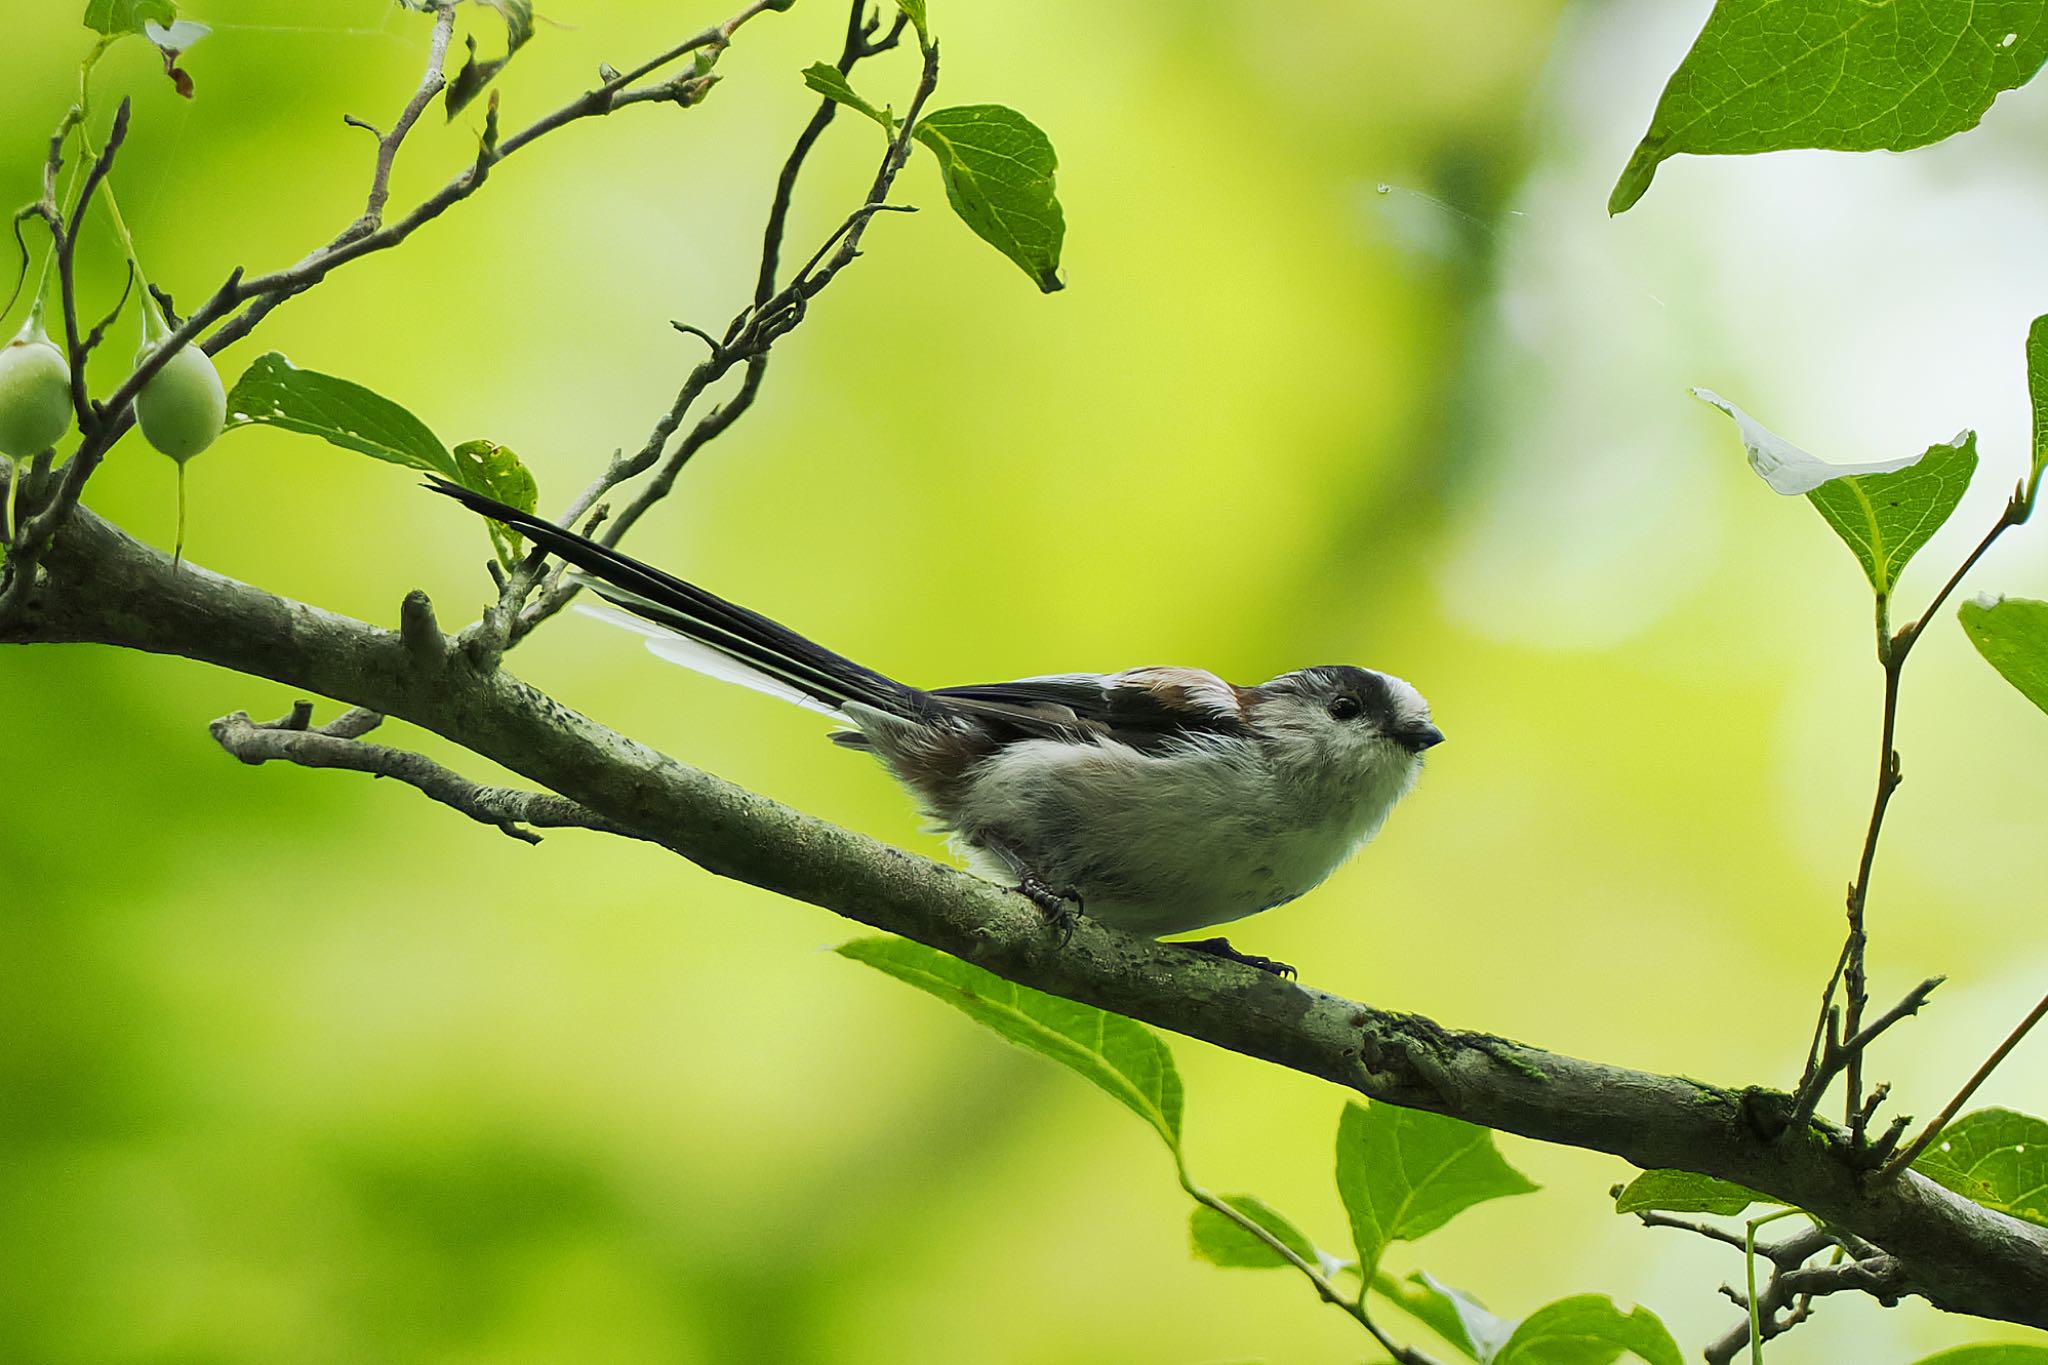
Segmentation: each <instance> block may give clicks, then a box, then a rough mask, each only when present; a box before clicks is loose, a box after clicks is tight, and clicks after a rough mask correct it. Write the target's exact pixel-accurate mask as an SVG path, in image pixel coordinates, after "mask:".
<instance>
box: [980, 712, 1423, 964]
mask: <svg viewBox="0 0 2048 1365" xmlns="http://www.w3.org/2000/svg"><path fill="white" fill-rule="evenodd" d="M1261 764H1262V760H1261V759H1260V758H1259V757H1258V756H1257V753H1256V751H1255V750H1252V749H1250V747H1249V746H1244V745H1231V746H1229V747H1224V746H1221V745H1211V744H1198V745H1189V746H1186V747H1182V748H1175V749H1172V750H1168V751H1165V752H1160V753H1141V752H1138V751H1136V750H1133V749H1130V748H1127V747H1125V746H1122V745H1111V744H1100V745H1090V744H1075V743H1072V742H1070V741H1062V742H1053V741H1031V742H1026V743H1019V744H1012V745H1009V746H1007V747H1006V748H1004V749H1003V750H1002V751H1001V752H999V753H998V754H997V755H995V756H994V757H993V758H991V759H989V760H988V761H987V762H986V763H985V764H983V765H982V766H981V767H980V768H979V769H977V771H976V772H975V774H974V777H973V779H972V780H971V782H970V783H969V784H968V792H967V797H966V800H964V801H963V802H962V803H961V807H960V810H959V812H958V815H957V818H956V819H955V820H954V821H952V822H951V827H952V829H953V831H954V833H955V835H956V837H957V841H958V842H959V844H960V845H962V846H963V847H964V849H965V850H966V851H967V852H968V854H969V856H970V857H971V858H973V859H974V861H975V862H976V863H977V865H978V867H979V869H980V870H982V871H983V872H985V873H986V874H987V875H990V876H992V877H997V878H1001V879H1005V880H1009V881H1015V880H1016V879H1017V877H1018V876H1019V875H1020V874H1021V873H1022V872H1023V871H1025V870H1026V869H1028V870H1029V871H1031V872H1033V873H1035V874H1036V875H1037V876H1038V877H1039V878H1040V879H1041V880H1043V881H1044V882H1045V883H1046V884H1047V885H1048V886H1050V887H1052V888H1053V889H1054V890H1056V891H1066V890H1068V889H1070V888H1071V889H1072V890H1073V891H1075V892H1077V893H1079V895H1080V897H1081V908H1082V913H1084V914H1086V915H1089V916H1091V917H1092V918H1095V919H1099V920H1101V921H1103V922H1104V923H1107V924H1114V925H1117V926H1118V927H1120V928H1124V929H1129V930H1132V931H1134V932H1137V933H1142V934H1150V935H1159V934H1174V933H1183V932H1186V931H1189V930H1193V929H1200V928H1204V927H1206V926H1208V925H1212V924H1222V923H1225V922H1227V921H1230V920H1235V919H1242V918H1243V917H1244V916H1246V915H1253V914H1257V913H1258V912H1259V911H1261V910H1267V909H1270V908H1272V907H1273V906H1275V905H1279V904H1282V903H1284V902H1286V901H1290V900H1293V899H1294V898H1295V897H1296V896H1299V895H1301V894H1302V893H1303V892H1305V891H1307V890H1309V889H1311V888H1312V887H1314V886H1316V885H1317V884H1318V883H1320V882H1321V881H1322V880H1323V879H1324V878H1325V877H1327V876H1329V875H1330V873H1331V872H1332V871H1334V870H1335V869H1336V867H1337V866H1338V865H1339V864H1340V863H1342V862H1343V861H1344V860H1345V858H1347V857H1348V856H1350V854H1351V853H1352V852H1353V851H1354V850H1355V849H1356V848H1357V847H1358V846H1359V845H1360V844H1361V843H1363V842H1364V841H1365V840H1366V839H1369V838H1370V837H1371V836H1372V835H1373V833H1374V832H1375V831H1376V830H1377V829H1378V827H1379V824H1380V822H1381V820H1382V819H1384V816H1385V812H1386V810H1387V808H1388V807H1389V806H1391V805H1392V803H1393V801H1394V799H1396V798H1397V797H1398V796H1399V795H1400V792H1401V791H1403V790H1405V789H1406V787H1407V785H1408V784H1409V782H1410V781H1412V773H1409V774H1401V775H1399V776H1398V779H1397V780H1390V781H1389V782H1388V783H1386V784H1385V785H1387V786H1388V787H1389V790H1387V791H1385V792H1381V791H1376V790H1370V788H1372V787H1374V786H1376V785H1380V784H1374V783H1367V784H1364V786H1365V788H1367V789H1358V788H1355V787H1354V788H1351V789H1334V788H1332V786H1331V785H1330V784H1328V783H1321V782H1317V781H1314V780H1313V779H1310V780H1306V781H1304V780H1291V779H1290V778H1289V777H1287V776H1285V775H1281V774H1276V773H1274V772H1272V771H1270V770H1268V769H1266V768H1265V767H1263V766H1258V765H1261ZM1389 776H1390V779H1394V777H1395V775H1391V774H1390V775H1389Z"/></svg>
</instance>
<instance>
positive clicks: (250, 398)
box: [227, 351, 468, 485]
mask: <svg viewBox="0 0 2048 1365" xmlns="http://www.w3.org/2000/svg"><path fill="white" fill-rule="evenodd" d="M227 424H228V426H229V427H230V428H233V427H241V426H259V425H260V426H272V427H283V428H284V429H285V430H287V431H302V432H305V433H307V434H308V435H312V436H318V437H321V438H322V439H324V440H326V441H328V442H330V443H331V444H333V445H338V446H341V447H343V448H344V449H347V450H357V451H361V452H362V453H363V454H365V455H374V456H375V457H376V458H378V459H380V460H389V461H390V462H391V463H392V464H400V465H404V466H406V467H407V468H408V469H419V470H424V471H426V472H427V473H429V474H439V475H440V476H441V477H442V478H444V479H453V480H454V481H455V482H457V483H461V484H465V485H466V484H467V482H468V480H467V479H465V478H464V476H463V470H462V468H461V467H460V466H459V465H457V464H456V462H455V457H454V456H452V455H450V454H449V453H448V449H447V447H445V446H443V445H442V444H441V441H440V438H439V437H437V436H435V435H434V433H433V432H432V431H429V430H428V429H427V425H426V423H424V422H422V421H420V419H419V418H417V417H415V416H413V415H412V414H411V413H409V412H407V411H406V410H405V409H404V408H402V407H400V406H398V404H396V403H394V402H392V401H391V400H390V399H388V398H385V397H384V396H382V395H381V394H377V393H373V392H372V391H370V390H369V389H366V388H364V387H363V386H362V385H360V384H352V383H350V382H349V381H348V380H346V379H337V378H335V377H334V376H333V375H330V374H320V373H318V372H317V371H314V370H302V369H299V368H297V367H296V366H294V365H293V364H292V363H291V361H289V360H286V359H285V358H284V357H283V356H282V355H279V354H278V353H277V352H276V351H270V352H268V353H266V354H264V355H260V356H257V357H256V359H255V360H254V361H252V362H250V365H249V368H248V369H247V370H245V371H243V373H242V377H241V378H240V379H237V380H236V381H235V387H234V388H233V389H231V390H230V391H229V392H228V422H227Z"/></svg>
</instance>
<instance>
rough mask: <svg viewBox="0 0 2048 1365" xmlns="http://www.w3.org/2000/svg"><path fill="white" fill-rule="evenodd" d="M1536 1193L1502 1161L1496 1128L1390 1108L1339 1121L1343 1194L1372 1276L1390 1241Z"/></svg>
mask: <svg viewBox="0 0 2048 1365" xmlns="http://www.w3.org/2000/svg"><path fill="white" fill-rule="evenodd" d="M1535 1189H1536V1185H1535V1184H1534V1182H1532V1181H1531V1180H1530V1179H1529V1178H1528V1177H1527V1176H1525V1175H1523V1174H1522V1173H1521V1172H1520V1171H1518V1170H1516V1169H1515V1168H1514V1167H1512V1166H1510V1165H1508V1163H1507V1162H1506V1160H1504V1159H1503V1158H1502V1157H1501V1154H1500V1152H1499V1150H1498V1149H1497V1148H1496V1147H1495V1146H1494V1145H1493V1133H1492V1131H1491V1130H1490V1129H1486V1128H1480V1127H1477V1126H1475V1125H1473V1124H1470V1123H1465V1122H1463V1121H1461V1120H1459V1119H1453V1118H1446V1117H1444V1116H1443V1115H1441V1114H1430V1113H1425V1112H1423V1111H1422V1110H1419V1109H1398V1108H1396V1107H1394V1106H1393V1105H1391V1104H1373V1105H1363V1104H1347V1105H1345V1106H1344V1117H1343V1118H1342V1119H1341V1120H1339V1122H1338V1124H1337V1192H1338V1193H1339V1194H1340V1195H1342V1196H1343V1199H1344V1208H1345V1211H1346V1212H1347V1213H1348V1214H1349V1215H1350V1217H1351V1236H1352V1241H1353V1242H1354V1243H1355V1244H1356V1245H1357V1247H1358V1264H1359V1265H1360V1266H1361V1267H1362V1268H1363V1273H1364V1274H1365V1275H1367V1276H1368V1277H1370V1276H1371V1275H1372V1273H1373V1272H1374V1271H1376V1270H1377V1269H1379V1264H1380V1257H1381V1255H1382V1254H1384V1253H1385V1251H1386V1249H1387V1247H1388V1245H1389V1244H1390V1243H1393V1242H1406V1241H1413V1240H1414V1239H1415V1238H1417V1237H1421V1236H1423V1235H1424V1234H1426V1233H1429V1232H1433V1231H1435V1230H1436V1229H1437V1228H1440V1227H1442V1226H1443V1225H1444V1224H1445V1223H1447V1222H1449V1221H1450V1220H1451V1219H1452V1218H1453V1217H1455V1216H1456V1215H1458V1214H1460V1213H1462V1212H1464V1211H1465V1210H1466V1209H1469V1208H1471V1207H1472V1206H1473V1205H1474V1204H1479V1203H1484V1202H1485V1201H1486V1200H1489V1199H1500V1198H1504V1197H1505V1196H1507V1195H1511V1194H1528V1193H1530V1192H1531V1191H1533V1190H1535Z"/></svg>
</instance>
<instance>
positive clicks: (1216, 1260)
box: [1188, 1194, 1322, 1270]
mask: <svg viewBox="0 0 2048 1365" xmlns="http://www.w3.org/2000/svg"><path fill="white" fill-rule="evenodd" d="M1223 1202H1224V1203H1226V1204H1228V1205H1230V1207H1232V1208H1233V1209H1236V1210H1237V1211H1238V1212H1239V1213H1241V1214H1243V1215H1244V1216H1245V1217H1247V1218H1249V1219H1251V1220H1252V1221H1253V1222H1254V1223H1257V1224H1258V1225H1259V1226H1260V1227H1262V1228H1264V1229H1265V1230H1266V1231H1268V1232H1270V1233H1272V1234H1273V1236H1274V1237H1275V1238H1277V1239H1278V1240H1279V1242H1280V1244H1281V1245H1282V1246H1285V1247H1286V1248H1287V1249H1288V1250H1289V1251H1291V1252H1293V1253H1294V1254H1295V1255H1297V1256H1299V1257H1301V1259H1302V1260H1304V1261H1307V1262H1308V1263H1309V1264H1310V1265H1321V1264H1322V1255H1321V1253H1319V1252H1318V1251H1317V1250H1316V1244H1315V1243H1314V1242H1311V1241H1310V1240H1309V1239H1308V1235H1307V1234H1306V1233H1304V1232H1302V1230H1301V1229H1300V1228H1297V1227H1296V1226H1294V1224H1293V1223H1291V1222H1289V1221H1288V1220H1287V1215H1285V1214H1283V1213H1281V1212H1280V1211H1279V1210H1278V1209H1276V1208H1274V1207H1273V1206H1272V1205H1271V1204H1268V1203H1267V1202H1266V1201H1265V1200H1263V1199H1260V1198H1258V1197H1257V1196H1256V1195H1249V1194H1226V1195H1224V1196H1223ZM1188 1244H1189V1246H1190V1248H1191V1249H1192V1250H1193V1251H1194V1253H1195V1255H1197V1256H1199V1257H1200V1258H1201V1259H1203V1260H1205V1261H1207V1262H1209V1263H1210V1264H1211V1265H1220V1266H1232V1267H1238V1268H1242V1269H1246V1270H1271V1269H1275V1268H1284V1267H1285V1266H1287V1264H1288V1261H1287V1259H1286V1258H1285V1257H1283V1256H1282V1255H1281V1254H1280V1253H1279V1252H1277V1251H1275V1250H1273V1248H1271V1247H1270V1246H1267V1245H1266V1244H1265V1243H1264V1242H1262V1241H1260V1240H1259V1239H1258V1238H1257V1237H1255V1236H1253V1235H1252V1234H1251V1233H1249V1232H1247V1231H1245V1230H1244V1229H1243V1228H1241V1227H1239V1226H1238V1225H1237V1224H1236V1223H1233V1222H1231V1221H1230V1220H1229V1219H1228V1218H1225V1217H1224V1216H1223V1215H1222V1214H1220V1213H1218V1212H1216V1210H1214V1209H1212V1208H1210V1207H1208V1206H1207V1205H1205V1204H1204V1205H1197V1206H1196V1207H1195V1211H1194V1213H1193V1214H1192V1215H1191V1216H1190V1217H1189V1219H1188Z"/></svg>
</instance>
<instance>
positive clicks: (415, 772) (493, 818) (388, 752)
mask: <svg viewBox="0 0 2048 1365" xmlns="http://www.w3.org/2000/svg"><path fill="white" fill-rule="evenodd" d="M312 719H313V704H312V703H311V702H305V701H302V702H300V703H298V704H297V705H296V706H294V707H293V708H292V710H291V713H290V714H289V715H286V716H283V717H281V718H279V719H277V720H274V721H269V722H263V723H259V722H257V721H253V720H251V719H249V713H248V712H247V711H237V712H235V713H234V714H233V715H227V716H222V717H221V718H220V719H219V720H217V721H215V722H213V724H212V725H210V726H208V727H207V729H208V730H209V731H210V732H211V733H212V735H213V738H214V742H215V743H217V744H219V745H220V747H221V748H223V749H225V750H227V751H228V752H229V753H230V754H232V755H234V756H235V757H236V758H239V759H240V760H242V762H244V763H247V764H249V765H250V766H251V767H255V766H257V765H259V764H263V763H269V762H271V761H273V760H280V759H281V760H283V761H284V762H287V763H296V764H298V765H299V766H300V767H302V768H342V769H346V770H348V771H350V772H358V773H368V774H370V775H371V776H372V777H392V778H396V779H398V780H399V781H400V782H403V783H405V784H406V785H407V786H409V787H416V788H418V789H419V790H420V791H421V792H422V793H424V794H425V795H426V796H428V797H429V798H431V799H432V800H435V801H439V802H440V803H441V804H442V805H444V806H447V807H449V808H450V809H453V810H458V811H461V812H462V813H463V814H464V815H467V816H468V817H469V818H470V819H472V820H475V821H477V822H479V823H480V824H486V825H493V826H495V827H496V828H498V829H499V830H501V831H502V832H504V833H505V834H508V835H510V836H511V837H512V838H514V839H518V840H521V841H523V842H525V843H529V844H537V843H539V842H540V836H539V835H538V834H535V833H534V832H533V831H532V830H530V829H525V828H523V826H525V825H539V826H540V827H542V828H543V829H562V828H566V827H571V826H573V827H577V828H581V829H593V830H597V831H598V832H599V833H602V834H623V835H627V836H630V837H635V838H637V837H638V836H637V835H634V834H633V832H632V831H631V830H629V829H627V828H625V827H624V826H622V825H618V824H615V823H613V822H612V821H610V820H607V819H605V818H604V817H603V816H601V815H598V814H597V813H596V812H594V811H591V810H588V809H586V808H585V807H583V806H579V805H577V804H576V803H575V802H574V801H569V800H565V799H564V798H562V797H559V796H556V795H555V794H554V793H552V792H528V791H518V790H516V789H514V788H511V787H486V786H483V785H481V784H479V783H475V782H471V781H470V780H469V779H468V778H465V777H463V776H461V775H460V774H458V773H454V772H451V771H450V770H448V769H447V768H444V767H442V766H441V765H440V764H438V763H436V762H434V761H433V760H432V759H430V758H428V757H426V756H425V755H424V754H415V753H408V752H407V751H406V750H403V749H392V748H388V747H386V746H384V745H381V744H361V743H358V742H357V736H359V735H364V734H367V733H369V732H370V731H371V730H372V729H375V728H376V727H377V726H378V725H379V724H381V723H382V722H383V719H384V718H383V717H382V716H380V715H378V714H377V713H376V712H374V711H364V710H362V709H361V708H357V709H356V710H352V711H349V712H346V713H345V714H343V715H342V716H341V717H340V718H338V719H337V720H335V721H333V722H331V723H329V724H327V725H324V726H320V727H318V728H315V727H313V725H312Z"/></svg>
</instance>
